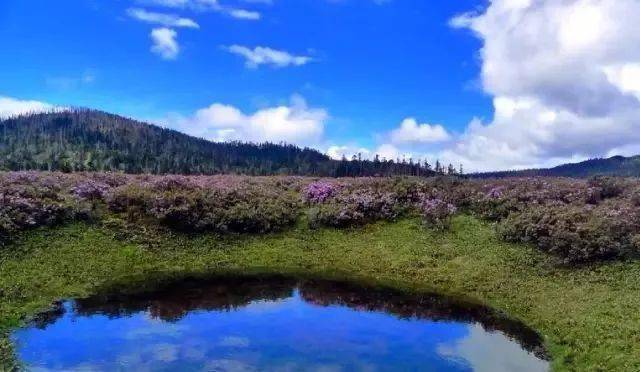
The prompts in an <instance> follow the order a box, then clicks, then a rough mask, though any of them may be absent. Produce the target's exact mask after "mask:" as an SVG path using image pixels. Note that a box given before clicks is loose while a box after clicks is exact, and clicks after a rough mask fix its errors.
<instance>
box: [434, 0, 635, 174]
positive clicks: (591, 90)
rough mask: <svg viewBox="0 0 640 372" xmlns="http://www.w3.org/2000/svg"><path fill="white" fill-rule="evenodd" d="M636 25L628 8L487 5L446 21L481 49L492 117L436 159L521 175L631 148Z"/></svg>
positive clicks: (544, 1) (615, 0) (623, 4)
mask: <svg viewBox="0 0 640 372" xmlns="http://www.w3.org/2000/svg"><path fill="white" fill-rule="evenodd" d="M637 19H640V2H638V1H637V0H564V1H557V0H493V1H491V3H490V4H489V6H488V7H487V8H486V10H484V11H483V12H482V13H476V14H473V13H472V14H466V15H462V16H460V17H457V18H455V19H453V20H452V22H451V23H452V25H453V26H455V27H461V28H468V29H470V30H472V31H473V32H474V33H475V34H476V35H477V36H478V37H479V38H481V39H482V41H483V43H484V46H483V48H482V50H481V52H480V55H481V58H482V72H481V78H482V85H483V88H484V90H485V91H486V92H487V93H489V94H491V95H492V96H493V97H494V109H495V114H494V118H493V120H491V121H490V122H488V123H481V122H480V121H479V120H474V121H473V122H472V123H471V124H470V125H469V127H468V128H467V130H466V132H465V133H464V135H463V136H462V137H461V138H460V139H459V140H458V142H457V143H456V144H455V145H454V146H453V147H451V148H449V149H447V150H445V151H444V152H443V154H445V155H446V156H449V157H451V158H453V159H457V160H459V161H462V162H463V163H465V164H470V165H471V167H472V168H475V169H480V170H485V169H496V168H522V167H530V166H545V165H551V164H556V163H560V162H564V161H571V160H574V159H581V158H585V157H595V156H605V155H607V154H611V150H612V149H615V148H629V146H630V145H632V144H634V143H637V142H638V141H640V121H639V120H638V119H637V118H638V117H640V22H637Z"/></svg>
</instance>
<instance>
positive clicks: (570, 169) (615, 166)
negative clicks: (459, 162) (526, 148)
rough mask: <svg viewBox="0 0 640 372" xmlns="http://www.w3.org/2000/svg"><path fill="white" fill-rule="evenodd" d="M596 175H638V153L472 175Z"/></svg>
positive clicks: (478, 176) (577, 176)
mask: <svg viewBox="0 0 640 372" xmlns="http://www.w3.org/2000/svg"><path fill="white" fill-rule="evenodd" d="M596 175H607V176H623V177H640V155H638V156H632V157H624V156H614V157H611V158H606V159H590V160H586V161H583V162H580V163H572V164H563V165H559V166H557V167H553V168H546V169H525V170H519V171H505V172H490V173H477V174H473V175H472V177H476V178H494V177H497V178H503V177H537V176H553V177H575V178H586V177H591V176H596Z"/></svg>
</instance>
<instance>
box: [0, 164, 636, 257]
mask: <svg viewBox="0 0 640 372" xmlns="http://www.w3.org/2000/svg"><path fill="white" fill-rule="evenodd" d="M457 211H460V212H462V213H469V214H473V215H475V216H478V217H480V218H484V219H487V220H490V221H495V222H496V223H497V226H498V232H499V234H500V236H502V237H503V238H504V239H506V240H508V241H515V242H524V243H529V244H532V245H534V246H536V247H537V248H538V249H540V250H542V251H545V252H549V253H551V254H553V255H555V256H557V257H559V258H560V259H562V260H563V261H565V262H567V263H579V262H588V261H594V260H603V259H615V258H621V257H637V256H639V254H640V181H639V180H637V179H621V178H612V177H596V178H593V179H590V180H573V179H565V178H520V179H501V180H473V179H470V180H465V179H461V178H451V177H433V178H427V179H420V178H411V177H400V178H342V179H322V180H317V179H310V178H305V177H284V176H283V177H247V176H236V175H219V176H177V175H168V176H152V175H124V174H116V173H74V174H64V173H49V172H7V173H0V243H2V242H6V241H7V240H8V239H11V238H12V237H13V236H15V235H16V234H18V233H20V231H23V230H25V229H29V228H34V227H38V226H47V225H53V224H56V223H64V222H65V221H71V220H79V219H82V220H86V219H91V220H92V221H100V220H101V219H102V218H103V217H104V216H108V217H109V219H110V220H111V219H118V220H120V221H128V223H129V224H142V223H150V224H158V225H163V226H166V227H168V228H171V229H175V230H180V231H188V232H199V231H213V232H217V233H227V232H233V233H265V232H269V231H276V230H281V229H283V228H286V227H288V226H292V225H293V224H295V222H296V221H297V219H298V217H299V216H300V215H301V214H303V213H304V212H307V215H308V222H309V224H310V225H311V226H314V227H315V226H332V227H350V226H358V225H362V224H366V223H369V222H374V221H380V220H387V221H392V220H395V219H397V218H400V217H403V216H412V215H421V216H422V217H423V219H424V220H425V222H426V223H427V224H428V225H431V226H435V227H437V228H446V227H447V226H448V225H449V222H450V220H451V217H452V216H453V215H454V214H455V213H456V212H457Z"/></svg>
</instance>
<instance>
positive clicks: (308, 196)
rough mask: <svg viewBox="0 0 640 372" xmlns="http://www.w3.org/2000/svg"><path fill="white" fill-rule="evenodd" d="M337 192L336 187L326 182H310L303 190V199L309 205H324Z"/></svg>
mask: <svg viewBox="0 0 640 372" xmlns="http://www.w3.org/2000/svg"><path fill="white" fill-rule="evenodd" d="M337 192H338V186H336V185H335V184H333V183H331V182H327V181H316V182H312V183H310V184H308V185H307V187H305V188H304V191H303V197H304V199H305V201H307V202H309V203H324V202H325V201H326V200H327V199H329V198H330V197H332V196H334V195H335V194H336V193H337Z"/></svg>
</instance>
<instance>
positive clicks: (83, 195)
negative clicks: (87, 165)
mask: <svg viewBox="0 0 640 372" xmlns="http://www.w3.org/2000/svg"><path fill="white" fill-rule="evenodd" d="M109 190H111V187H110V186H109V185H107V184H106V183H102V182H99V181H95V180H87V181H84V182H82V183H79V184H77V185H76V186H74V187H72V188H71V193H72V194H73V195H74V196H76V197H78V198H79V199H83V200H104V199H105V197H106V196H107V193H108V192H109Z"/></svg>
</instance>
